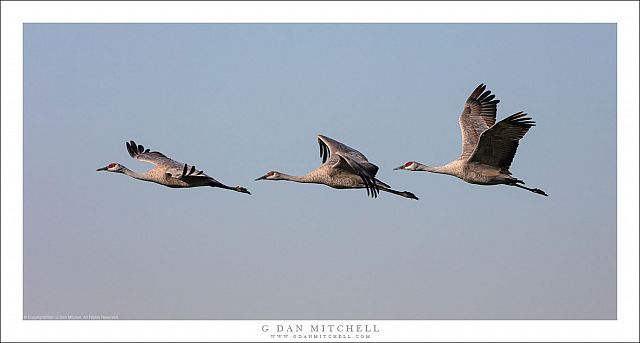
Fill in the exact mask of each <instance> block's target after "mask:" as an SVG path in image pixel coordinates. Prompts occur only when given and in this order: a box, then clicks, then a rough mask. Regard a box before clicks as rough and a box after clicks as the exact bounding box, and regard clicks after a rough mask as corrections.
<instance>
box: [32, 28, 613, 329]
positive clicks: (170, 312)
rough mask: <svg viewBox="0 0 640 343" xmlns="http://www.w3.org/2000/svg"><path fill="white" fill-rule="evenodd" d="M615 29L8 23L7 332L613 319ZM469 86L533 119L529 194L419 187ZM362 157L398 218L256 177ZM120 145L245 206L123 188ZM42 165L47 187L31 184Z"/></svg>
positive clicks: (452, 133)
mask: <svg viewBox="0 0 640 343" xmlns="http://www.w3.org/2000/svg"><path fill="white" fill-rule="evenodd" d="M615 48H616V27H615V25H613V24H588V25H577V24H575V25H542V24H531V25H523V24H516V25H508V24H497V25H463V24H461V25H453V24H442V25H425V24H415V25H413V24H399V25H390V24H387V25H322V24H318V25H309V24H304V25H241V24H236V25H220V24H218V25H93V24H92V25H79V24H75V25H50V24H37V25H36V24H29V25H25V26H24V170H25V171H24V291H25V293H24V296H25V298H24V306H25V307H24V311H25V315H83V314H90V315H118V316H120V318H176V319H177V318H208V319H222V318H224V319H262V318H265V319H266V318H301V319H304V318H333V319H343V318H353V319H356V318H357V319H435V318H438V319H463V318H464V319H471V318H500V319H524V318H526V319H534V318H536V319H537V318H546V319H558V318H572V319H577V318H599V319H600V318H615V314H616V280H615V277H616V269H615V268H616V248H615V238H616V217H615V215H616V190H615V187H616V131H615V129H616V76H615V75H616V53H615ZM481 82H483V83H486V84H487V85H488V87H489V89H491V90H492V91H493V92H494V93H495V94H496V96H497V98H498V99H500V100H501V102H500V104H499V106H498V119H502V118H504V117H506V116H508V115H510V114H513V113H515V112H517V111H521V110H522V111H526V112H528V113H530V114H531V115H532V116H533V118H534V120H536V122H537V123H538V125H537V126H536V127H534V128H533V129H532V130H530V131H529V133H528V134H527V135H526V136H525V138H524V140H523V141H522V142H521V144H520V147H519V149H518V154H517V155H516V157H515V159H514V163H513V165H512V168H511V171H512V172H513V174H514V175H515V176H516V177H518V178H520V179H523V180H525V181H526V182H527V184H528V185H531V186H534V187H540V188H542V189H544V190H545V191H547V193H548V194H549V195H550V196H549V197H546V198H545V197H541V196H537V195H535V194H532V193H529V192H526V191H522V190H519V189H516V188H512V187H504V186H493V187H483V186H475V185H470V184H466V183H464V182H463V181H461V180H458V179H455V178H452V177H448V176H443V175H429V174H423V173H408V172H399V171H393V170H392V168H393V167H395V166H397V165H400V164H402V163H404V162H406V161H409V160H416V161H420V162H423V163H426V164H432V165H436V164H443V163H446V162H448V161H449V160H451V159H454V158H456V157H457V156H458V155H459V153H460V132H459V127H458V115H459V113H460V111H461V110H462V106H463V103H464V100H465V99H466V97H467V96H468V95H469V93H470V92H471V91H472V90H473V89H474V88H475V87H476V86H477V85H478V84H479V83H481ZM318 133H322V134H325V135H327V136H329V137H332V138H335V139H337V140H340V141H342V142H344V143H346V144H348V145H350V146H352V147H354V148H356V149H358V150H360V151H361V152H363V153H364V154H365V155H366V156H367V157H368V158H369V159H370V160H371V161H372V162H373V163H375V164H377V165H378V166H379V167H380V171H379V173H378V177H379V178H380V179H381V180H383V181H385V182H387V183H389V184H391V185H392V186H394V187H395V188H398V189H401V190H405V189H406V190H410V191H412V192H414V193H415V194H416V195H417V196H419V197H420V199H421V200H420V201H410V200H408V199H404V198H400V197H396V196H391V195H389V194H381V196H380V197H379V198H378V199H376V200H372V199H370V198H367V196H366V192H365V191H364V190H344V191H340V190H334V189H331V188H328V187H324V186H319V185H300V184H293V183H285V182H254V181H253V179H254V178H256V177H258V176H261V175H263V174H264V173H265V172H267V171H269V170H279V171H283V172H287V173H290V174H303V173H306V172H307V171H309V170H311V169H313V168H315V167H317V166H318V165H319V164H320V163H321V160H320V157H319V153H318V146H317V142H316V138H315V135H316V134H318ZM130 139H134V140H136V142H138V143H140V144H143V145H145V147H148V148H151V149H152V150H159V151H161V152H163V153H165V154H167V155H168V156H169V157H172V158H175V159H176V160H178V161H182V162H187V163H193V164H195V165H196V166H197V167H199V168H202V169H203V170H204V171H205V172H207V174H209V175H211V176H213V177H215V178H216V179H218V180H220V181H221V182H224V183H226V184H229V185H243V186H245V187H247V188H249V190H251V191H252V193H253V195H252V196H247V195H245V194H239V193H235V192H229V191H223V190H219V189H212V188H200V189H170V188H166V187H162V186H159V185H155V184H151V183H145V182H139V181H136V180H133V179H130V178H127V177H126V176H122V175H116V174H106V173H96V172H95V169H96V168H98V167H102V166H105V165H106V164H107V163H109V162H120V163H122V164H124V165H126V166H127V167H129V168H131V169H133V170H137V171H142V170H145V169H146V168H149V167H150V165H147V164H145V163H141V162H137V161H133V160H132V159H131V158H130V157H129V155H128V153H127V151H126V149H125V141H127V140H130ZM43 170H46V171H47V172H46V173H43V172H42V171H43Z"/></svg>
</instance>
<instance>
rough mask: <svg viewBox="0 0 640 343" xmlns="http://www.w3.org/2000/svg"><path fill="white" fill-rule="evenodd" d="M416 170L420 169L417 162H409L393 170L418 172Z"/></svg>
mask: <svg viewBox="0 0 640 343" xmlns="http://www.w3.org/2000/svg"><path fill="white" fill-rule="evenodd" d="M416 168H418V164H417V163H416V162H415V161H409V162H407V163H405V164H403V165H401V166H399V167H395V168H393V170H399V169H403V170H416Z"/></svg>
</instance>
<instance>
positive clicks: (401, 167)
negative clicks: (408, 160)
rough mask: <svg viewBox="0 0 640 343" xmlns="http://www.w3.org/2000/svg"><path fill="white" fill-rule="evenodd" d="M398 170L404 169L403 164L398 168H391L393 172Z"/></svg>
mask: <svg viewBox="0 0 640 343" xmlns="http://www.w3.org/2000/svg"><path fill="white" fill-rule="evenodd" d="M399 169H404V164H403V165H401V166H400V167H395V168H393V170H399Z"/></svg>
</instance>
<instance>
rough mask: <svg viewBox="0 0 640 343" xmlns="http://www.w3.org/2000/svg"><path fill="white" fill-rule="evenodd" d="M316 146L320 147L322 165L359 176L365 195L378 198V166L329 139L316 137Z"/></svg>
mask: <svg viewBox="0 0 640 343" xmlns="http://www.w3.org/2000/svg"><path fill="white" fill-rule="evenodd" d="M318 144H319V145H320V157H322V162H323V163H326V164H329V165H331V166H332V167H333V168H337V169H342V170H344V171H347V172H350V173H352V174H356V175H358V176H360V178H362V181H363V182H364V184H365V188H366V189H367V194H368V195H371V196H372V197H374V198H375V197H377V196H378V192H379V191H378V188H377V187H376V173H377V172H378V166H376V165H375V164H373V163H370V162H369V160H367V158H366V157H365V156H364V155H363V154H362V153H360V152H359V151H358V150H355V149H353V148H350V147H348V146H346V145H344V144H342V143H340V142H338V141H335V140H333V139H331V138H329V137H326V136H323V135H318Z"/></svg>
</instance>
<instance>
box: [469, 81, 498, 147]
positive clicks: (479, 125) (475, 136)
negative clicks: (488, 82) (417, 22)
mask: <svg viewBox="0 0 640 343" xmlns="http://www.w3.org/2000/svg"><path fill="white" fill-rule="evenodd" d="M485 89H486V86H485V85H484V84H482V83H481V84H480V85H479V86H478V87H476V89H475V90H474V91H473V92H472V93H471V95H469V98H468V99H467V101H466V102H465V104H464V109H463V111H462V114H461V115H460V130H461V132H462V153H461V154H460V158H468V157H469V156H471V154H472V153H473V151H474V149H475V148H476V145H477V144H478V140H479V139H480V135H481V134H482V133H483V132H484V131H486V130H487V129H488V128H490V127H491V126H493V125H494V124H495V122H496V111H497V105H498V103H499V102H500V100H494V99H495V95H494V94H491V91H490V90H485Z"/></svg>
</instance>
